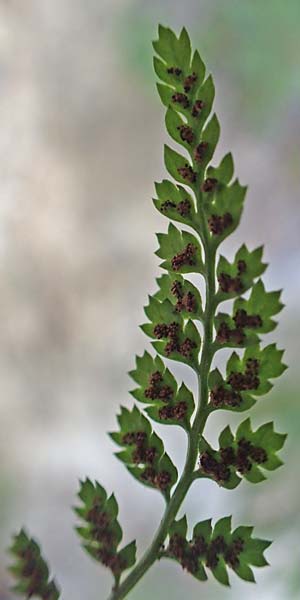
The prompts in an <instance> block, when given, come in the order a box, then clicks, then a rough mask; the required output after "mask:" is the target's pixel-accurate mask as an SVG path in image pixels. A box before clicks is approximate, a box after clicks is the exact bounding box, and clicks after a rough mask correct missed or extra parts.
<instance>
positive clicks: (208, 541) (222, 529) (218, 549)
mask: <svg viewBox="0 0 300 600" xmlns="http://www.w3.org/2000/svg"><path fill="white" fill-rule="evenodd" d="M186 532H187V523H186V517H183V518H182V519H180V520H179V521H175V522H174V523H173V524H172V526H171V528H170V531H169V545H168V547H167V549H166V550H165V551H164V552H162V554H161V555H162V556H165V557H166V558H171V559H173V560H176V561H177V562H179V564H180V565H181V566H182V568H183V569H186V570H187V571H188V573H190V574H191V575H193V576H194V577H196V579H198V580H200V581H205V580H206V579H207V573H206V570H207V569H210V570H211V572H212V574H213V576H214V577H215V579H217V581H219V582H220V583H222V584H223V585H226V586H228V585H229V577H228V572H227V569H228V567H229V568H231V569H232V570H233V571H234V572H235V573H236V575H238V576H239V577H240V578H242V579H245V580H247V581H255V579H254V574H253V571H252V569H251V567H250V565H252V566H255V567H262V566H265V565H267V564H268V563H267V561H266V559H265V557H264V551H265V550H266V549H267V548H268V547H269V546H270V544H271V542H269V541H267V540H260V539H257V538H253V537H252V532H253V527H246V526H240V527H237V528H236V529H235V530H234V531H232V529H231V517H223V518H222V519H220V520H219V521H217V523H216V524H215V526H214V528H212V525H211V519H209V520H206V521H201V522H200V523H197V525H196V526H195V527H194V531H193V537H192V539H191V540H187V539H186Z"/></svg>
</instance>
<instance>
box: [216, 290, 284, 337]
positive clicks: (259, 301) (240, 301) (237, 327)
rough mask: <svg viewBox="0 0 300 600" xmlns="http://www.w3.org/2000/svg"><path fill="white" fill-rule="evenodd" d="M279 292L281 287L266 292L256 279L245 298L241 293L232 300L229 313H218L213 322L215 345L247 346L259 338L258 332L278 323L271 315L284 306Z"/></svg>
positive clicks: (270, 328)
mask: <svg viewBox="0 0 300 600" xmlns="http://www.w3.org/2000/svg"><path fill="white" fill-rule="evenodd" d="M280 294H281V291H276V292H266V291H265V287H264V284H263V282H262V281H261V279H259V280H258V281H257V283H255V284H254V285H253V287H252V290H251V294H250V297H249V299H248V300H246V299H244V298H242V297H239V298H237V299H236V300H235V302H234V305H233V312H232V315H231V316H230V315H228V314H224V313H219V314H218V315H217V316H216V317H215V322H214V325H215V330H216V340H215V347H216V349H218V348H222V347H225V346H230V347H243V346H248V345H251V344H254V343H257V342H258V341H259V338H258V334H260V333H262V334H263V333H269V332H270V331H272V330H273V329H274V328H275V327H276V325H277V323H276V321H274V320H273V319H272V318H271V317H272V316H273V315H275V314H277V313H278V312H280V311H281V310H282V308H283V304H282V303H281V302H280Z"/></svg>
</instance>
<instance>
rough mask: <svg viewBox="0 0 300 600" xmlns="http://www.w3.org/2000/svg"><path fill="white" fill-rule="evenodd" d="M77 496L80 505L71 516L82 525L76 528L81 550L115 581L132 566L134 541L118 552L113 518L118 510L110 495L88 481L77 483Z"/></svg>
mask: <svg viewBox="0 0 300 600" xmlns="http://www.w3.org/2000/svg"><path fill="white" fill-rule="evenodd" d="M78 496H79V498H80V500H81V502H82V504H81V506H79V507H76V508H75V509H74V510H75V513H76V514H77V515H78V516H79V517H80V519H81V520H82V521H83V522H84V525H82V526H79V527H76V530H77V533H78V534H79V535H80V537H81V538H82V539H83V547H84V549H85V550H86V552H87V553H88V554H89V555H90V556H92V558H94V559H95V560H96V561H98V562H100V563H102V564H103V565H104V566H106V567H108V568H109V569H110V570H111V572H112V574H113V576H114V578H115V580H116V581H118V580H119V579H120V575H121V573H122V572H123V571H125V570H126V569H129V567H132V566H133V565H134V563H135V554H136V544H135V541H133V542H131V543H130V544H128V545H127V546H125V547H123V548H122V549H121V550H118V546H119V544H120V542H121V540H122V535H123V534H122V529H121V526H120V524H119V521H118V519H117V516H118V512H119V508H118V503H117V501H116V498H115V496H114V494H112V495H111V496H109V497H107V494H106V492H105V490H104V488H103V487H102V486H101V485H100V484H99V483H97V482H95V483H92V481H90V479H86V480H85V481H81V482H80V490H79V493H78Z"/></svg>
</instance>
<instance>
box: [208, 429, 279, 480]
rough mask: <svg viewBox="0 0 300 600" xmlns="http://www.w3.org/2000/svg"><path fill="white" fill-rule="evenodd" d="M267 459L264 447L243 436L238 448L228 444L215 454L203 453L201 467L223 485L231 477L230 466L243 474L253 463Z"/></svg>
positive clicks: (259, 462) (260, 462) (261, 462)
mask: <svg viewBox="0 0 300 600" xmlns="http://www.w3.org/2000/svg"><path fill="white" fill-rule="evenodd" d="M267 459H268V455H267V453H266V451H265V449H264V448H261V447H260V446H254V445H253V444H252V443H251V442H250V441H249V440H246V439H245V438H242V439H241V440H239V442H238V444H237V448H236V449H234V448H233V447H232V446H228V447H226V448H221V449H220V450H219V452H218V453H215V454H214V456H213V455H212V454H211V453H210V452H208V451H207V452H204V453H203V454H201V456H200V469H201V470H202V471H203V472H204V473H206V474H207V475H209V476H210V477H212V478H213V479H214V480H215V481H217V482H218V483H220V484H221V485H222V483H225V482H226V481H228V480H229V479H230V467H234V469H235V470H236V471H238V472H239V473H240V474H241V475H243V474H244V473H248V472H249V471H251V469H252V464H253V463H256V464H263V463H264V462H266V461H267Z"/></svg>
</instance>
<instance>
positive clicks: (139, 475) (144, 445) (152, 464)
mask: <svg viewBox="0 0 300 600" xmlns="http://www.w3.org/2000/svg"><path fill="white" fill-rule="evenodd" d="M118 422H119V426H120V431H118V432H115V433H111V434H110V436H111V438H112V439H113V440H114V442H115V443H116V444H118V445H119V446H121V447H122V448H124V450H122V451H121V452H117V453H116V456H117V458H118V459H119V460H121V461H122V462H123V463H124V464H125V465H126V467H127V469H128V471H129V472H130V473H131V474H132V475H133V476H134V477H135V478H136V479H138V481H140V482H141V483H143V484H144V485H147V486H149V487H152V488H156V489H158V490H160V491H161V492H162V494H164V495H165V496H167V497H168V496H169V493H170V489H171V488H172V486H173V485H174V483H176V481H177V477H178V474H177V469H176V467H175V466H174V465H173V463H172V461H171V459H170V458H169V456H168V455H167V454H166V453H165V451H164V445H163V442H162V441H161V439H160V438H159V437H158V436H157V435H156V433H155V432H154V431H152V428H151V425H150V422H149V421H148V419H147V418H146V417H145V416H144V415H143V414H142V413H141V412H140V411H139V409H138V408H137V407H136V406H134V407H133V409H132V411H129V410H128V409H126V408H124V407H121V413H120V415H119V416H118Z"/></svg>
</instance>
